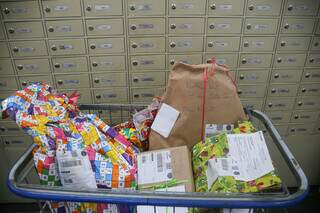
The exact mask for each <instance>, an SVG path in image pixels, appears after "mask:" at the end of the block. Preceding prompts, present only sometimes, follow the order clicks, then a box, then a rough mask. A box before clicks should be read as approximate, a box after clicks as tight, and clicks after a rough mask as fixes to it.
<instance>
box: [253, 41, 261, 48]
mask: <svg viewBox="0 0 320 213" xmlns="http://www.w3.org/2000/svg"><path fill="white" fill-rule="evenodd" d="M252 45H253V46H255V47H263V45H264V41H253V42H252Z"/></svg>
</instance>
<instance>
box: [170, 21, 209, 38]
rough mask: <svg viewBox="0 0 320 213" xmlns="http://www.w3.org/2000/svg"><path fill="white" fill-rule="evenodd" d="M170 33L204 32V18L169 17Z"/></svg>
mask: <svg viewBox="0 0 320 213" xmlns="http://www.w3.org/2000/svg"><path fill="white" fill-rule="evenodd" d="M168 22H169V23H168V32H169V33H170V34H203V33H204V18H169V21H168Z"/></svg>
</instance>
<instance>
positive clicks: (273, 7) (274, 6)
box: [246, 0, 282, 16]
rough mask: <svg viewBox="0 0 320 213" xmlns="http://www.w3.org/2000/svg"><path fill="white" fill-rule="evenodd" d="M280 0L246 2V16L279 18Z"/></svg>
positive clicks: (249, 0) (252, 0) (250, 0)
mask: <svg viewBox="0 0 320 213" xmlns="http://www.w3.org/2000/svg"><path fill="white" fill-rule="evenodd" d="M281 4H282V0H248V3H247V11H246V15H247V16H279V15H280V10H281Z"/></svg>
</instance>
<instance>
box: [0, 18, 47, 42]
mask: <svg viewBox="0 0 320 213" xmlns="http://www.w3.org/2000/svg"><path fill="white" fill-rule="evenodd" d="M5 27H6V31H7V35H8V37H9V38H10V39H26V38H40V37H44V32H43V27H42V23H41V21H34V22H31V21H26V22H6V23H5Z"/></svg>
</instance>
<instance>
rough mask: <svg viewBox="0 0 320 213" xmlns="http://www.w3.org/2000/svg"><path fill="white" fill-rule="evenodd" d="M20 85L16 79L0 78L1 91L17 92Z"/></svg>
mask: <svg viewBox="0 0 320 213" xmlns="http://www.w3.org/2000/svg"><path fill="white" fill-rule="evenodd" d="M17 89H18V85H17V82H16V79H15V78H14V77H3V76H2V75H1V76H0V90H17Z"/></svg>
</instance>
